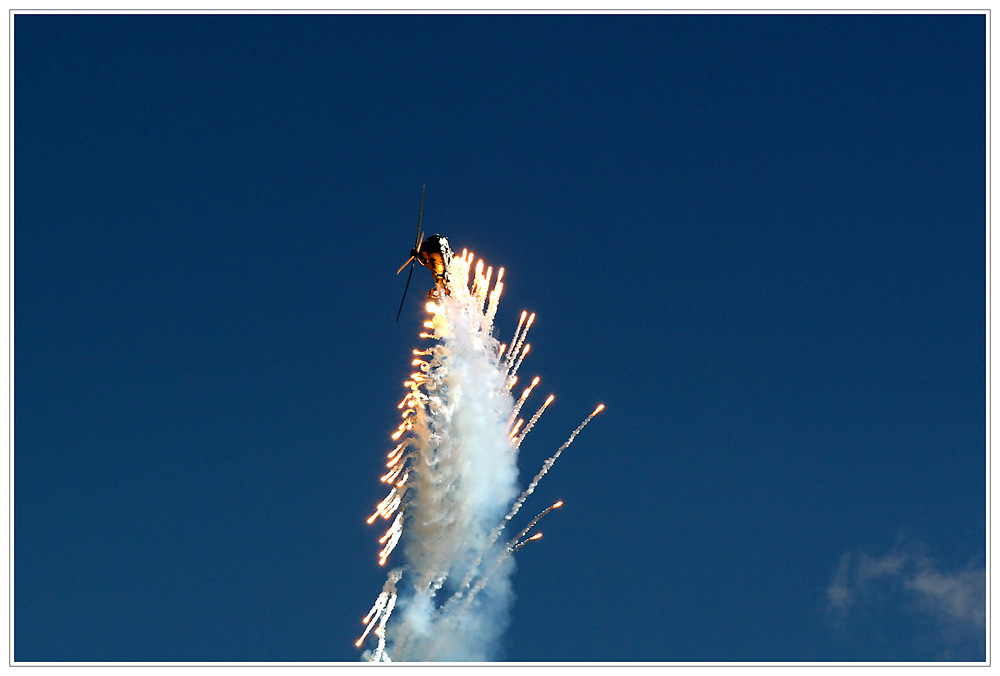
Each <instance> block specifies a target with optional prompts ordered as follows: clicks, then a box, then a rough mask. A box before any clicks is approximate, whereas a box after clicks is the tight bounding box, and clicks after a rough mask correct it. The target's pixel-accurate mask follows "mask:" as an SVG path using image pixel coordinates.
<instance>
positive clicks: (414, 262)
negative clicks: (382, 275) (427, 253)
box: [396, 261, 417, 322]
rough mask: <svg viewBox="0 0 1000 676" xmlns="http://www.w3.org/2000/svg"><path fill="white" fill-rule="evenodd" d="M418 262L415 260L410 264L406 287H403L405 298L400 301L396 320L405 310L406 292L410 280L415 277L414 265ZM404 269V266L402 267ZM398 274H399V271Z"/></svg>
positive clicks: (408, 288)
mask: <svg viewBox="0 0 1000 676" xmlns="http://www.w3.org/2000/svg"><path fill="white" fill-rule="evenodd" d="M416 264H417V262H416V261H413V265H411V266H410V274H409V275H407V277H406V288H404V289H403V300H401V301H399V310H397V311H396V321H397V322H398V321H399V315H400V313H401V312H402V311H403V303H405V302H406V292H407V291H409V290H410V280H411V279H413V266H414V265H416ZM400 270H402V268H400ZM396 274H399V273H398V272H397V273H396Z"/></svg>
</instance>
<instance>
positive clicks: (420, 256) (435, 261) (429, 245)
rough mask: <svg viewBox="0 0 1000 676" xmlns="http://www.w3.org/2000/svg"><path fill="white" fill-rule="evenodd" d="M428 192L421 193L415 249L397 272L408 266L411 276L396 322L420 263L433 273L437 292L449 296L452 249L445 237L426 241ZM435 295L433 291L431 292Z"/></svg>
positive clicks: (434, 237) (432, 236)
mask: <svg viewBox="0 0 1000 676" xmlns="http://www.w3.org/2000/svg"><path fill="white" fill-rule="evenodd" d="M426 192H427V186H426V185H425V186H424V187H423V189H421V191H420V213H419V214H418V215H417V238H416V240H415V242H414V245H413V248H412V249H411V250H410V257H409V258H408V259H407V260H406V262H405V263H403V264H402V265H401V266H400V267H399V270H396V274H397V275H398V274H399V273H400V272H402V271H403V268H405V267H406V266H407V265H409V266H410V274H409V276H407V278H406V288H404V289H403V300H401V301H399V310H398V311H397V312H396V321H397V322H398V321H399V315H400V313H401V312H402V311H403V303H404V302H405V301H406V292H407V291H409V289H410V280H411V279H412V278H413V266H415V265H416V264H417V263H420V264H421V265H423V266H424V267H425V268H427V269H428V270H430V271H431V274H432V275H434V284H435V290H436V291H443V292H444V293H446V294H449V293H450V291H449V290H448V266H449V265H450V264H451V247H450V246H448V238H447V237H445V236H443V235H431V236H430V237H428V238H427V239H424V237H423V234H422V230H421V224H422V223H423V219H424V193H426ZM431 293H432V294H433V291H432V292H431Z"/></svg>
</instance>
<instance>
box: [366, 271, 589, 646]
mask: <svg viewBox="0 0 1000 676" xmlns="http://www.w3.org/2000/svg"><path fill="white" fill-rule="evenodd" d="M471 267H472V254H470V253H468V252H463V253H462V256H461V257H454V258H453V259H452V260H451V263H450V265H449V266H448V275H447V277H446V278H447V279H448V280H449V282H448V286H447V288H444V287H443V286H441V285H439V286H438V288H437V289H436V290H435V292H434V293H433V294H432V296H433V300H432V301H430V302H428V303H427V311H428V313H429V319H428V320H427V321H426V322H425V323H424V327H425V329H427V332H424V333H421V334H420V335H421V337H422V338H425V339H427V340H429V341H432V342H431V344H430V346H429V347H427V348H426V349H423V350H414V352H413V353H414V356H415V359H414V360H413V365H414V366H415V367H417V370H416V371H414V372H413V373H412V374H410V378H409V380H407V381H406V382H405V383H404V386H405V387H406V388H407V394H406V396H405V397H404V398H403V401H401V402H400V404H399V408H400V409H402V422H401V424H400V426H399V429H398V430H397V431H396V432H395V434H393V435H392V438H393V440H394V441H398V442H399V443H398V445H397V446H396V447H395V448H393V450H392V451H390V452H389V461H388V462H387V463H386V466H387V468H388V469H389V471H388V472H387V473H386V474H385V475H383V476H382V478H381V480H382V481H383V482H384V483H386V484H388V485H389V486H390V489H389V493H388V495H387V496H386V498H385V499H384V500H382V502H380V503H379V504H378V506H377V507H376V509H375V512H374V513H373V514H372V515H371V517H370V518H369V519H368V522H369V523H372V522H374V521H376V520H377V519H379V518H380V517H381V518H382V519H384V520H389V519H392V522H391V525H390V526H389V528H388V530H386V532H385V534H384V535H383V536H382V537H381V539H380V540H379V543H380V544H382V545H384V547H383V548H382V550H381V552H380V553H379V564H380V565H384V564H385V563H386V562H387V560H388V558H389V556H390V555H391V554H392V552H393V550H394V549H395V548H396V545H397V543H400V542H401V543H402V548H403V554H404V559H405V562H404V563H403V564H402V565H401V566H399V567H397V568H394V569H393V570H392V571H391V572H390V573H389V579H388V580H387V581H386V584H385V586H384V587H383V590H382V593H381V594H380V595H379V597H378V599H377V600H376V602H375V605H374V606H373V608H372V610H371V611H370V612H369V614H368V616H367V617H366V618H365V624H366V625H367V626H366V628H365V631H364V633H363V634H362V636H361V638H359V639H358V641H357V645H358V646H361V645H362V644H363V643H364V641H365V639H366V638H367V636H368V634H369V632H371V633H373V634H374V635H375V636H376V637H378V645H377V646H376V648H375V649H374V651H365V655H364V656H365V658H366V659H369V660H371V661H389V660H390V656H391V659H392V660H393V661H429V660H438V661H485V660H488V659H490V658H491V657H492V656H494V654H495V651H496V648H497V645H498V640H499V638H500V636H501V634H502V632H503V631H504V629H505V628H506V625H507V622H508V616H509V610H510V605H511V602H512V599H513V596H512V594H511V579H510V578H511V575H512V573H513V570H514V566H513V561H512V560H511V558H510V557H511V556H512V555H513V554H514V553H515V552H516V551H518V550H519V549H521V547H523V546H524V545H525V544H527V543H528V542H529V541H532V540H535V539H537V538H538V537H539V536H540V534H536V535H534V536H532V537H531V538H528V539H527V540H522V539H521V538H523V537H524V536H525V535H526V534H527V532H528V531H529V530H530V529H531V528H533V527H534V526H535V524H536V523H537V522H538V520H540V519H541V518H542V517H543V516H545V515H546V514H548V513H549V512H550V511H551V510H552V509H554V508H555V507H557V506H558V505H559V504H562V503H561V502H560V503H557V504H556V505H553V506H552V507H549V508H548V509H547V510H545V511H544V512H542V513H541V514H539V515H538V516H537V517H536V518H535V519H534V520H533V521H532V522H531V523H530V524H529V525H528V526H527V527H526V528H525V529H524V530H523V531H522V532H521V534H520V535H518V537H516V538H514V539H513V540H511V541H510V542H509V543H507V544H498V539H499V535H500V533H501V532H502V530H503V529H504V527H505V526H506V524H507V523H508V522H509V521H510V520H511V519H512V518H513V517H514V515H515V514H516V513H517V511H518V509H520V506H521V504H523V502H524V501H525V499H527V497H528V495H530V494H531V492H532V491H534V487H535V486H536V485H537V484H538V481H539V480H540V479H541V477H542V476H544V474H545V473H546V472H547V471H548V469H549V468H550V467H551V466H552V463H554V462H555V460H556V458H558V457H559V454H560V453H562V451H563V450H565V448H566V447H568V446H569V444H570V443H572V441H573V439H574V438H575V436H576V435H577V434H578V433H579V431H580V430H581V429H583V426H584V425H586V424H587V422H589V421H590V419H591V418H593V417H594V415H596V414H597V412H598V411H600V409H601V408H603V406H602V407H599V408H598V409H597V410H596V411H594V413H592V414H591V415H590V416H589V417H588V418H587V419H586V420H585V421H584V423H583V424H582V425H580V427H578V428H577V429H576V431H574V432H573V434H572V435H571V436H570V438H569V440H568V441H567V442H566V443H565V444H563V446H562V447H561V448H560V449H559V450H558V451H557V452H556V454H555V455H554V456H553V457H552V458H550V459H549V460H547V461H546V463H545V465H544V467H543V469H542V471H541V472H540V473H539V474H538V475H537V476H536V477H535V479H534V480H533V481H532V483H531V484H530V485H529V487H528V489H527V490H525V491H523V492H521V493H520V494H519V492H518V487H517V450H518V447H519V446H520V444H521V442H522V441H523V440H524V437H525V435H527V433H528V431H530V429H531V427H532V426H533V425H534V424H535V422H536V421H537V420H538V418H539V416H540V415H541V413H542V411H544V410H545V407H546V406H548V404H549V403H550V402H551V400H552V397H550V398H549V399H547V400H546V402H545V404H543V405H542V407H541V408H540V409H539V410H538V412H537V413H536V414H535V415H534V416H533V417H532V418H531V421H530V423H529V424H528V426H527V428H526V429H525V430H524V431H523V432H520V434H519V431H520V423H519V424H518V425H515V423H514V419H515V418H516V415H517V412H518V411H519V410H520V408H521V406H522V405H523V404H524V402H525V400H526V399H527V395H528V394H530V391H531V389H533V388H534V386H535V385H536V384H537V382H538V379H537V378H536V379H535V380H534V381H533V382H532V385H531V386H530V387H529V388H528V389H527V390H526V391H525V392H524V393H523V394H522V396H521V397H520V398H519V399H518V401H517V402H515V401H514V399H513V397H512V396H511V394H510V388H511V387H512V386H513V383H512V379H513V377H514V375H515V373H516V371H517V369H518V368H519V367H520V365H521V362H522V361H523V359H524V357H525V356H526V355H527V353H528V351H529V346H528V345H526V344H524V339H525V337H526V336H527V332H528V329H529V328H530V327H531V324H532V322H533V321H534V318H535V316H534V315H533V314H532V315H531V316H530V318H528V320H527V322H525V317H526V315H527V313H524V314H522V315H521V321H520V322H519V323H518V328H517V331H516V332H515V336H514V339H513V340H511V342H510V346H511V347H510V349H508V350H506V355H504V358H502V357H501V354H502V353H503V351H504V350H503V348H502V346H501V345H500V344H499V342H498V341H497V340H496V339H495V338H494V337H493V335H492V331H493V318H494V316H495V315H496V310H497V305H498V303H499V299H500V292H501V290H502V288H503V284H502V282H501V281H500V280H501V279H502V278H503V268H500V269H499V270H498V271H497V278H496V283H495V286H494V288H493V290H492V291H490V290H489V286H490V279H491V277H492V274H493V268H491V267H489V268H487V269H486V273H485V275H484V274H483V267H484V264H483V261H482V260H479V261H477V265H476V268H475V271H474V275H473V276H472V279H471V284H470V271H471ZM522 328H523V331H522ZM522 345H524V349H523V351H522V349H521V347H522ZM520 422H521V423H523V421H520ZM393 610H395V614H392V613H393ZM390 615H392V623H389V617H390ZM376 623H377V626H376ZM373 627H374V629H373Z"/></svg>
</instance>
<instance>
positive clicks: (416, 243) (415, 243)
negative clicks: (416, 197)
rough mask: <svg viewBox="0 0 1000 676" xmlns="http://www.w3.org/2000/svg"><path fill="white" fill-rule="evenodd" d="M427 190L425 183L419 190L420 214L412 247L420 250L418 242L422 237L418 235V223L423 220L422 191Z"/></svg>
mask: <svg viewBox="0 0 1000 676" xmlns="http://www.w3.org/2000/svg"><path fill="white" fill-rule="evenodd" d="M425 192H427V184H424V187H423V188H421V190H420V214H419V215H418V216H417V238H416V239H415V240H414V242H413V248H414V249H416V250H417V251H419V250H420V242H421V241H423V237H421V236H420V224H421V223H423V221H424V193H425Z"/></svg>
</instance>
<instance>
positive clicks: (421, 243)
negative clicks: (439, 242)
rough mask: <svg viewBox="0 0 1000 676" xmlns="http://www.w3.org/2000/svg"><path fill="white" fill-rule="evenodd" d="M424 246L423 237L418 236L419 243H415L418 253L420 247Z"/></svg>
mask: <svg viewBox="0 0 1000 676" xmlns="http://www.w3.org/2000/svg"><path fill="white" fill-rule="evenodd" d="M423 245H424V236H423V235H420V241H419V242H417V251H420V247H421V246H423Z"/></svg>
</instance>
